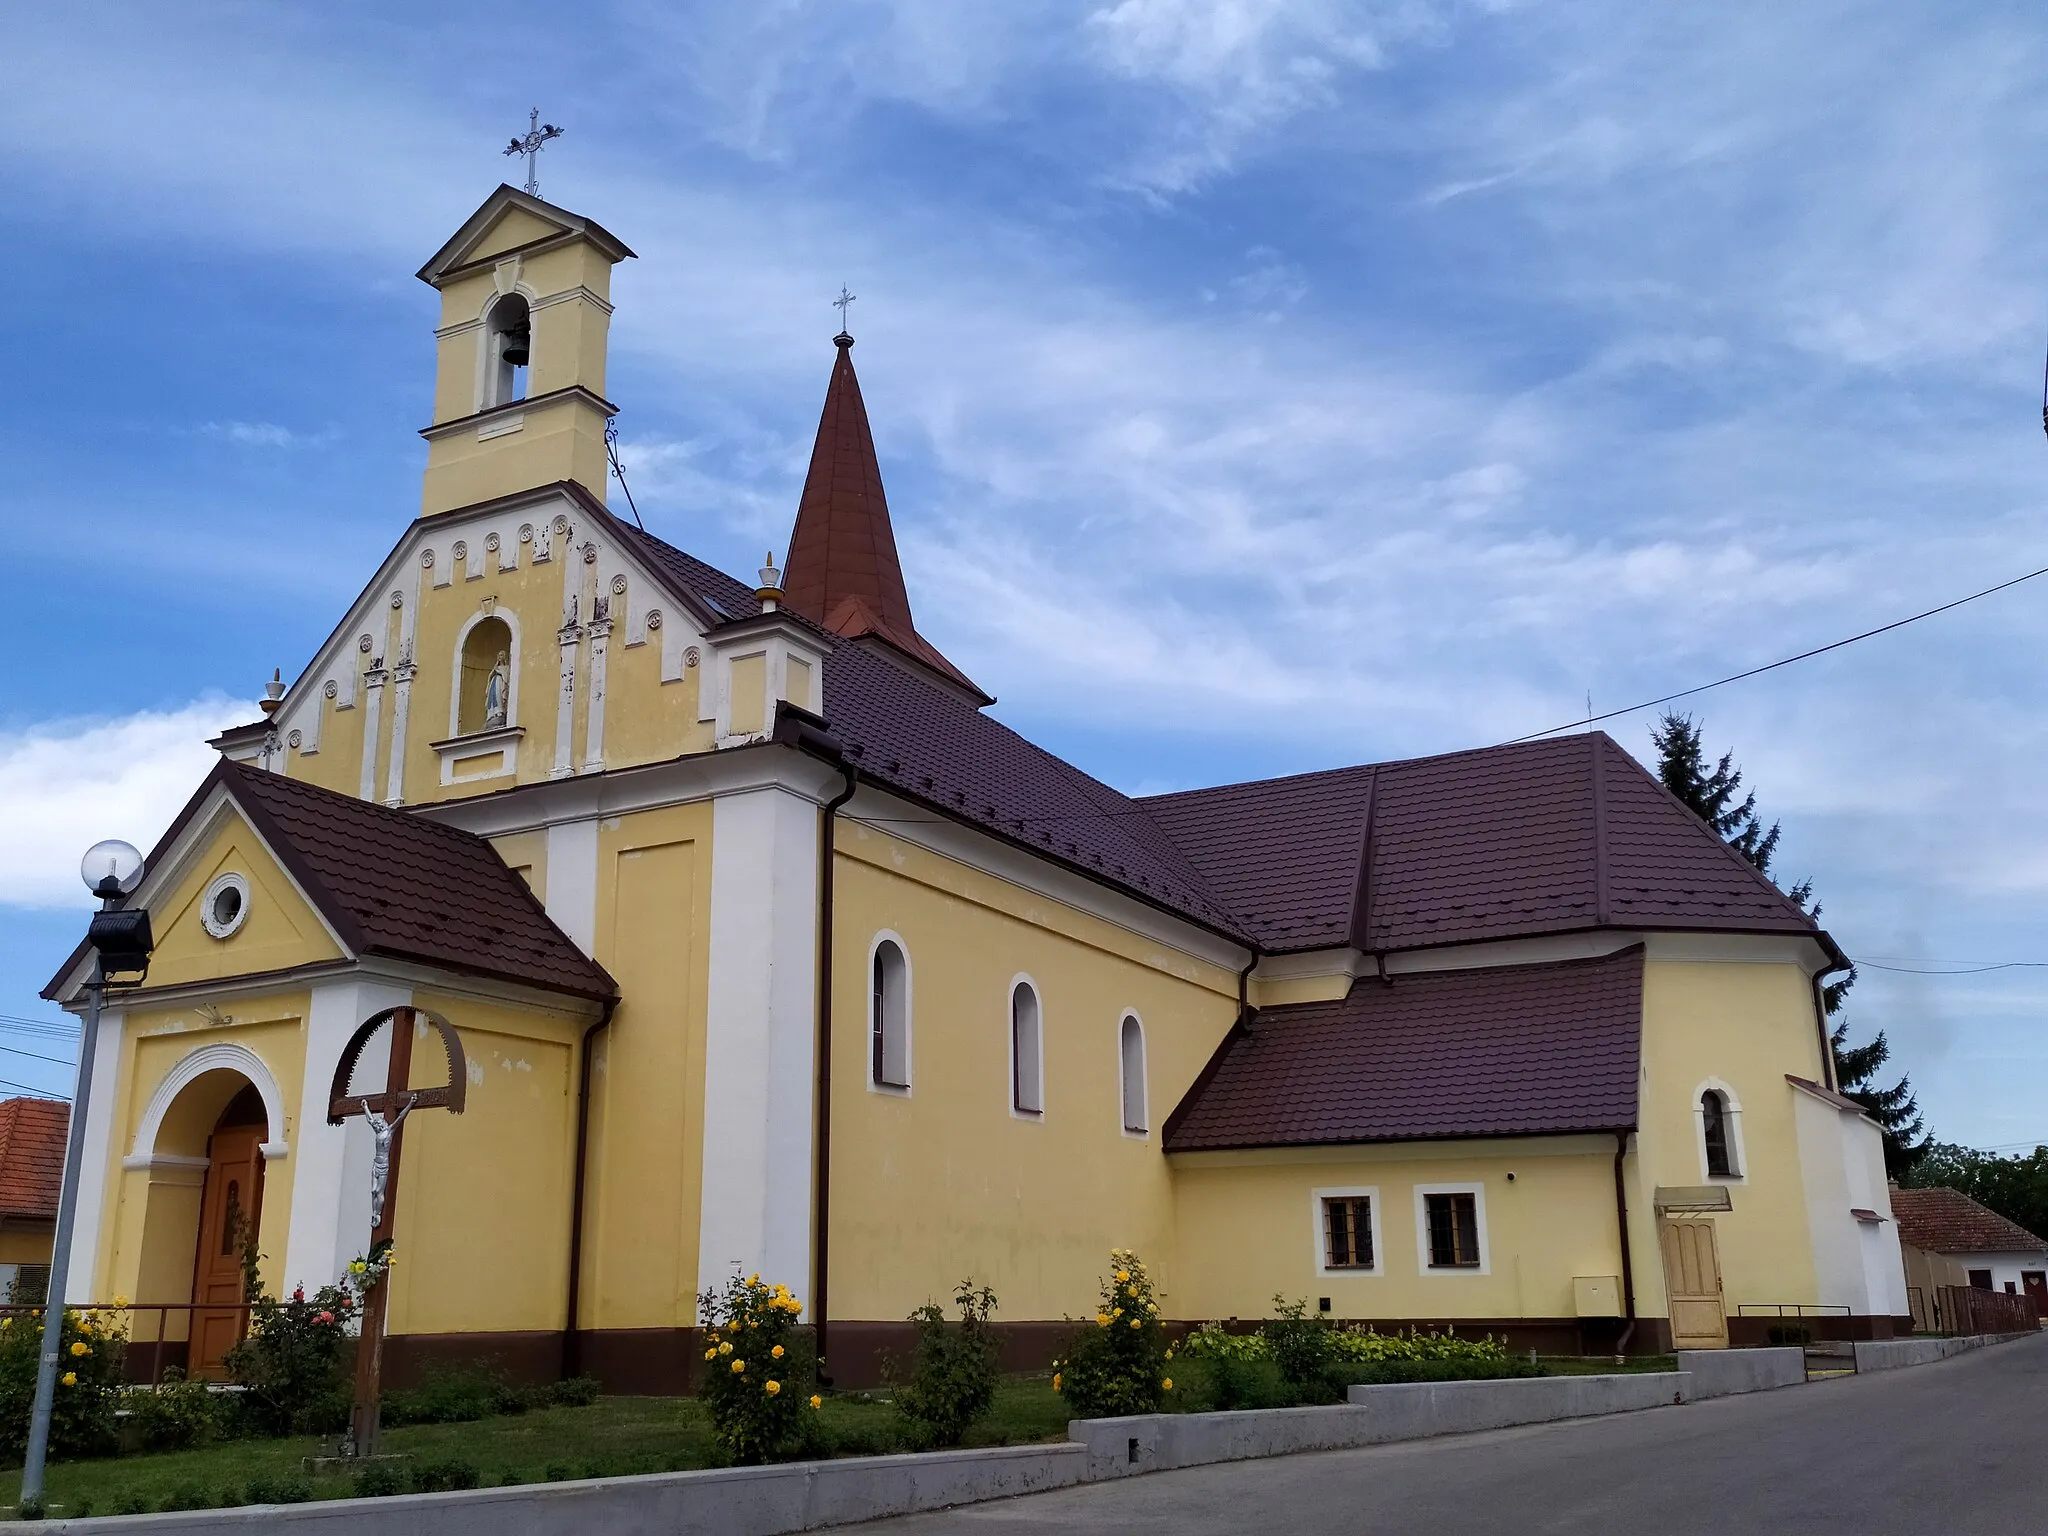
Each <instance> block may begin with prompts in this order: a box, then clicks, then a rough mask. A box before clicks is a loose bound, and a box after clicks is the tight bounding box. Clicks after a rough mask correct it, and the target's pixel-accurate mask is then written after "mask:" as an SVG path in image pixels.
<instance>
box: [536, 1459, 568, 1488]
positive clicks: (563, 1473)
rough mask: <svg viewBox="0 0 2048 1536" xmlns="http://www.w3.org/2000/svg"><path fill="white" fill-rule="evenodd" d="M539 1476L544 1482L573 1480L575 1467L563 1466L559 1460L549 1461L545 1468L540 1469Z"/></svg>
mask: <svg viewBox="0 0 2048 1536" xmlns="http://www.w3.org/2000/svg"><path fill="white" fill-rule="evenodd" d="M540 1476H541V1481H542V1482H545V1483H567V1482H573V1481H574V1480H575V1477H576V1469H575V1468H574V1467H570V1466H565V1465H563V1464H562V1463H561V1462H559V1461H551V1462H549V1463H548V1464H547V1467H546V1469H545V1470H544V1471H542V1473H541V1475H540Z"/></svg>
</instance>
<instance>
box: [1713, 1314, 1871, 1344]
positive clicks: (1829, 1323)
mask: <svg viewBox="0 0 2048 1536" xmlns="http://www.w3.org/2000/svg"><path fill="white" fill-rule="evenodd" d="M1772 1329H1778V1330H1779V1338H1780V1339H1781V1340H1783V1341H1784V1342H1785V1343H1788V1344H1792V1343H1798V1342H1800V1339H1799V1335H1798V1332H1797V1330H1799V1329H1804V1330H1805V1331H1806V1337H1807V1338H1810V1339H1811V1340H1812V1341H1813V1342H1814V1343H1816V1344H1820V1343H1848V1342H1860V1343H1868V1342H1870V1341H1871V1340H1873V1339H1889V1338H1894V1337H1897V1336H1898V1329H1897V1319H1895V1318H1890V1317H1731V1318H1729V1319H1728V1347H1729V1348H1730V1349H1764V1348H1768V1347H1769V1346H1770V1344H1771V1343H1772V1339H1771V1330H1772ZM1905 1332H1906V1333H1911V1332H1912V1329H1911V1328H1910V1327H1908V1328H1907V1329H1906V1330H1905Z"/></svg>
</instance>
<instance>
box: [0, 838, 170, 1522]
mask: <svg viewBox="0 0 2048 1536" xmlns="http://www.w3.org/2000/svg"><path fill="white" fill-rule="evenodd" d="M78 872H79V874H80V875H81V876H82V877H83V878H84V880H85V884H86V889H88V890H90V891H91V892H92V893H93V894H94V895H95V896H97V897H99V899H100V910H99V911H97V912H95V913H93V915H92V926H91V928H90V929H88V930H87V932H86V943H87V944H88V945H89V946H91V949H92V952H93V955H92V978H91V980H89V981H87V982H86V984H85V1029H84V1032H83V1033H82V1034H81V1035H80V1037H79V1042H78V1081H77V1083H76V1084H75V1085H74V1086H73V1088H72V1090H71V1127H70V1133H69V1135H68V1137H67V1138H66V1141H65V1147H64V1181H63V1184H62V1185H61V1187H60V1191H59V1193H58V1196H57V1232H56V1236H55V1238H54V1240H53V1241H52V1243H51V1246H50V1280H49V1284H48V1285H47V1286H46V1287H45V1288H44V1291H43V1351H42V1357H41V1359H40V1360H39V1361H38V1363H37V1366H36V1402H35V1408H34V1411H33V1412H32V1413H31V1414H30V1416H29V1423H28V1457H27V1460H26V1461H25V1463H24V1464H23V1466H22V1470H21V1506H22V1507H23V1508H24V1509H26V1508H28V1507H30V1506H39V1505H41V1503H42V1501H43V1463H44V1461H45V1460H46V1459H47V1457H48V1455H49V1450H50V1409H51V1406H52V1404H53V1403H54V1402H55V1401H56V1395H57V1365H58V1362H59V1359H60V1357H61V1354H62V1351H63V1347H64V1304H65V1299H66V1298H65V1280H66V1278H67V1277H68V1274H69V1271H70V1268H71V1228H72V1225H73V1222H74V1219H75V1218H76V1216H77V1214H78V1167H79V1162H80V1159H81V1158H82V1157H83V1156H84V1153H85V1112H86V1103H87V1100H88V1099H89V1098H90V1096H91V1093H92V1058H93V1048H94V1047H95V1046H96V1045H98V1043H99V1037H100V999H101V997H102V996H103V995H104V994H105V992H106V990H107V988H109V987H133V986H140V985H141V984H142V978H143V976H144V975H145V974H147V972H148V970H149V954H150V951H151V950H152V949H153V948H154V947H155V943H154V939H153V937H152V935H151V933H150V931H149V913H148V912H147V911H145V910H142V909H140V908H138V909H136V910H133V911H123V910H121V907H120V903H121V900H122V898H124V897H126V896H127V895H129V894H130V893H131V892H132V891H134V889H135V887H136V886H137V885H139V884H141V883H142V855H141V854H140V853H138V852H136V851H135V849H134V848H132V847H131V846H129V845H128V844H127V843H123V842H119V841H115V840H109V841H107V842H104V843H95V844H93V845H92V847H91V848H89V849H87V850H86V855H85V858H84V859H83V860H82V861H81V862H80V864H79V866H78Z"/></svg>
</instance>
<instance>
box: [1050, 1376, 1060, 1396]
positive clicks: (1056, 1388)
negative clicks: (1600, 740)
mask: <svg viewBox="0 0 2048 1536" xmlns="http://www.w3.org/2000/svg"><path fill="white" fill-rule="evenodd" d="M1052 1389H1053V1391H1055V1392H1057V1391H1059V1389H1060V1373H1059V1372H1058V1371H1054V1372H1053V1373H1052Z"/></svg>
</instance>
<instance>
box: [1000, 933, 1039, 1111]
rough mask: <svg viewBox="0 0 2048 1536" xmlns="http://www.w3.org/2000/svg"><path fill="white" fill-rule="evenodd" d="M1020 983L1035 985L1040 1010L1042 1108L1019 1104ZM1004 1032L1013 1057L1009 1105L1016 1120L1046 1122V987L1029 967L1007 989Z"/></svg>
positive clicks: (1033, 995) (1034, 999)
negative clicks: (1018, 1005)
mask: <svg viewBox="0 0 2048 1536" xmlns="http://www.w3.org/2000/svg"><path fill="white" fill-rule="evenodd" d="M1020 987H1029V988H1030V989H1031V1002H1032V1006H1034V1007H1035V1008H1036V1009H1037V1010H1038V1029H1037V1032H1036V1033H1037V1039H1036V1042H1035V1043H1036V1045H1037V1047H1038V1059H1037V1061H1036V1062H1034V1063H1033V1066H1034V1067H1035V1069H1036V1071H1037V1073H1038V1108H1036V1109H1019V1108H1018V1107H1017V991H1018V989H1019V988H1020ZM1003 1033H1004V1034H1005V1035H1007V1036H1008V1037H1009V1047H1008V1050H1007V1051H1006V1053H1005V1054H1006V1055H1007V1056H1008V1057H1009V1061H1010V1080H1009V1082H1007V1083H1006V1084H1004V1085H1003V1086H1004V1088H1005V1089H1006V1090H1007V1095H1008V1105H1007V1107H1008V1109H1009V1111H1010V1118H1011V1119H1012V1120H1023V1121H1027V1122H1029V1123H1030V1124H1032V1125H1042V1124H1044V1123H1045V989H1044V988H1043V987H1041V986H1039V984H1038V983H1037V981H1035V980H1034V979H1033V978H1032V976H1031V974H1030V973H1029V972H1028V971H1019V972H1018V973H1017V974H1016V975H1014V976H1012V977H1011V978H1010V985H1009V987H1008V988H1007V989H1006V990H1005V991H1004V993H1003Z"/></svg>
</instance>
